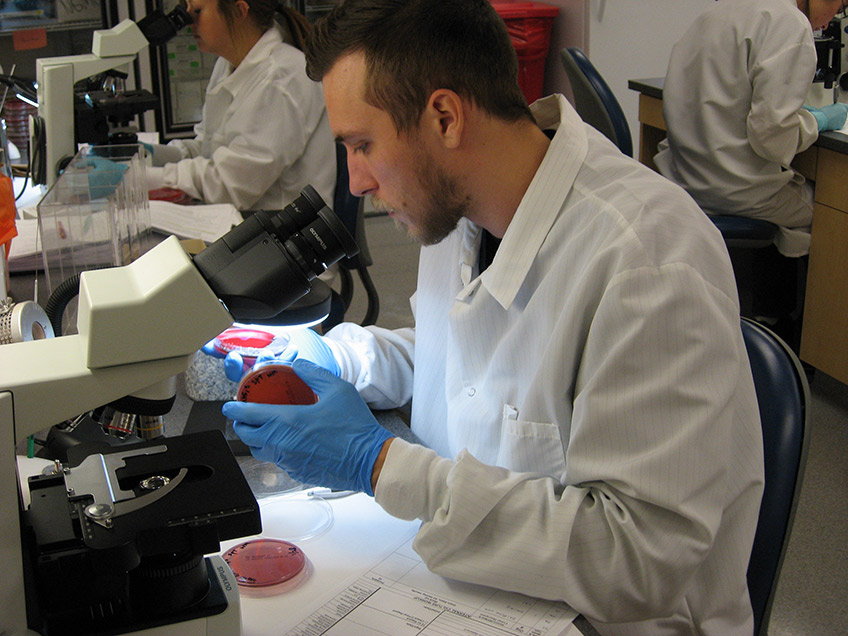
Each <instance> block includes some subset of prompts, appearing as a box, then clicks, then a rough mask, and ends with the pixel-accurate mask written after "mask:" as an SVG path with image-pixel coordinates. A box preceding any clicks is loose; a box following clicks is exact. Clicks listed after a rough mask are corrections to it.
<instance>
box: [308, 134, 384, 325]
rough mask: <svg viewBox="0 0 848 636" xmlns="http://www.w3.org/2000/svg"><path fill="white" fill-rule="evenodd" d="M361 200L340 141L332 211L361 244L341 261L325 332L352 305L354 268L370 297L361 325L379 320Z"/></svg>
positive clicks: (337, 152)
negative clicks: (352, 184) (337, 287)
mask: <svg viewBox="0 0 848 636" xmlns="http://www.w3.org/2000/svg"><path fill="white" fill-rule="evenodd" d="M362 203H363V202H362V199H361V198H360V197H356V196H354V195H353V194H351V192H350V176H349V175H348V171H347V150H345V147H344V146H343V145H342V144H340V143H337V144H336V189H335V192H334V193H333V211H334V212H335V213H336V216H338V217H339V218H340V219H341V221H342V223H344V225H345V227H346V228H347V231H348V232H350V234H351V236H353V237H354V238H355V239H356V244H357V245H359V254H357V255H355V256H351V257H350V258H345V259H342V260H341V261H339V275H340V277H341V289H340V291H339V292H336V291H335V290H334V291H333V300H332V305H331V309H330V315H329V316H328V317H327V319H326V320H325V321H324V323H323V324H322V327H323V330H324V331H325V332H326V331H328V330H329V329H331V328H332V327H334V326H335V325H337V324H338V323H340V322H341V321H342V320H343V319H344V315H345V313H346V312H347V310H348V309H349V308H350V303H351V301H352V299H353V291H354V281H353V275H352V272H353V271H355V272H357V274H358V275H359V280H360V282H361V283H362V286H363V288H364V289H365V293H366V295H367V300H368V304H367V307H366V311H365V317H364V318H363V319H362V322H361V323H360V324H361V325H362V326H366V325H373V324H374V323H375V322H377V316H378V314H379V313H380V299H379V296H378V295H377V288H376V287H375V286H374V281H373V280H372V279H371V275H370V274H369V273H368V267H370V266H371V265H372V264H373V263H374V261H373V260H372V258H371V253H370V252H369V251H368V242H367V240H366V237H365V217H364V214H363V211H362Z"/></svg>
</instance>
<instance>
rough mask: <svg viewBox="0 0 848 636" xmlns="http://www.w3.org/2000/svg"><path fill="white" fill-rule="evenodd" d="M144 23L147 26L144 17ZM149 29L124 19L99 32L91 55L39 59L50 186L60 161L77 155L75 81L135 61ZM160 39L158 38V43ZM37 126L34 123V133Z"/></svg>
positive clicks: (46, 159)
mask: <svg viewBox="0 0 848 636" xmlns="http://www.w3.org/2000/svg"><path fill="white" fill-rule="evenodd" d="M140 24H141V25H142V27H145V21H144V20H143V21H142V23H140ZM147 24H148V25H149V24H150V23H147ZM157 25H158V24H157ZM147 32H148V31H146V30H143V28H140V26H139V24H136V23H135V22H133V21H132V20H124V21H123V22H121V23H120V24H118V25H116V26H114V27H112V28H111V29H101V30H98V31H95V32H94V35H93V36H92V45H91V51H92V52H91V53H89V54H86V55H68V56H61V57H46V58H39V59H37V60H36V80H37V82H38V116H39V117H40V118H41V119H42V120H43V128H44V133H43V134H44V148H45V155H46V156H45V166H46V170H47V174H46V175H45V180H46V185H48V186H52V185H53V183H54V182H55V181H56V177H57V168H58V165H59V162H60V161H62V159H64V158H65V157H73V156H74V154H76V138H75V134H74V84H75V83H76V82H78V81H80V80H83V79H86V78H88V77H91V76H93V75H97V74H98V73H103V72H105V71H108V70H111V69H113V68H118V67H121V66H124V65H126V64H129V63H130V62H132V61H133V60H135V57H136V55H137V54H138V52H139V51H141V50H142V49H144V47H146V46H147V45H148V38H147V36H145V33H147ZM174 32H176V30H175V31H174ZM154 33H155V32H154ZM156 35H158V33H157V34H156ZM151 37H153V36H151ZM157 42H158V40H156V39H154V43H157ZM34 128H35V127H34V126H33V125H32V122H30V135H31V136H32V133H33V131H34ZM35 142H36V140H35V139H34V138H33V139H31V144H30V145H31V146H32V147H33V148H35V147H36V146H35Z"/></svg>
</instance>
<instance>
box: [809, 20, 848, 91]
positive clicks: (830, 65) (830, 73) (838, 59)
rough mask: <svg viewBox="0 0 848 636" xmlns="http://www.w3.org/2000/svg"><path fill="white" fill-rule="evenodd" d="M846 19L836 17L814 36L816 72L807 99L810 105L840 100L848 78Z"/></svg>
mask: <svg viewBox="0 0 848 636" xmlns="http://www.w3.org/2000/svg"><path fill="white" fill-rule="evenodd" d="M844 21H845V18H842V17H839V18H834V19H833V20H831V21H830V23H829V24H828V25H827V27H825V28H824V29H822V31H821V34H820V35H816V36H815V37H814V41H815V46H816V74H815V76H814V77H813V84H812V86H811V87H810V92H809V94H808V96H807V100H806V103H807V104H809V105H810V106H815V107H816V108H821V107H823V106H827V105H829V104H833V103H834V102H836V101H839V100H838V96H839V94H840V89H841V87H842V86H843V83H846V79H848V78H846V77H845V75H843V69H846V68H848V65H846V64H845V63H844V62H843V58H844V56H845V53H844V51H843V49H844V48H845V42H844V41H843V40H844V37H845V30H844V26H843V23H844ZM846 86H848V83H846Z"/></svg>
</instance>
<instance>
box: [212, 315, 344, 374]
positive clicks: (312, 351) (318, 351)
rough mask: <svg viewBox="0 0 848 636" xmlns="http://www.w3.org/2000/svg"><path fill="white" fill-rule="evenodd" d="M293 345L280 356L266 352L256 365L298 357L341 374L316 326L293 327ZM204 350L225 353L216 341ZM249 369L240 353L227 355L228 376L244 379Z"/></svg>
mask: <svg viewBox="0 0 848 636" xmlns="http://www.w3.org/2000/svg"><path fill="white" fill-rule="evenodd" d="M287 335H288V337H289V344H288V345H287V346H286V348H285V349H284V350H283V351H282V353H280V354H279V355H275V354H274V353H272V352H268V351H263V352H261V353H260V354H259V355H258V356H257V357H256V362H255V363H254V366H259V365H261V364H265V363H267V362H285V363H287V364H291V363H292V362H294V361H295V360H296V359H297V360H309V361H310V362H313V363H315V364H317V365H318V366H319V367H324V368H325V369H327V370H328V371H329V372H330V373H332V374H333V375H335V376H336V377H341V375H342V370H341V367H339V363H338V362H336V358H335V356H334V355H333V352H332V351H331V350H330V347H328V346H327V345H326V344H325V343H324V338H323V336H320V335H319V334H318V333H317V332H316V331H315V330H314V329H303V328H301V329H292V330H291V331H289V332H288V334H287ZM201 351H202V352H203V353H205V354H207V355H211V356H214V357H216V358H220V357H222V356H221V353H220V352H218V351H216V350H215V347H214V345H213V341H209V342H207V343H206V344H205V345H203V347H202V348H201ZM249 368H250V367H248V368H245V365H244V360H243V358H242V356H241V354H240V353H238V352H237V351H232V352H230V353H228V354H227V355H226V356H225V357H224V375H226V376H227V379H228V380H231V381H232V382H238V381H239V380H241V377H242V375H244V373H245V372H246V371H248V370H249Z"/></svg>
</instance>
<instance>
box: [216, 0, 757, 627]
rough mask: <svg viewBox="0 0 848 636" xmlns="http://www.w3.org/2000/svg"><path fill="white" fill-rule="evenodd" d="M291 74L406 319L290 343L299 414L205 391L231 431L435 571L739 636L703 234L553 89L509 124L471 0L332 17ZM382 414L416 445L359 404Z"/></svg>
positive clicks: (746, 504) (708, 239)
mask: <svg viewBox="0 0 848 636" xmlns="http://www.w3.org/2000/svg"><path fill="white" fill-rule="evenodd" d="M307 63H308V67H307V69H308V72H309V73H310V76H311V77H313V78H315V79H321V80H322V81H323V89H324V95H325V99H326V103H327V110H328V114H329V118H330V126H331V128H332V129H333V133H334V134H335V135H336V137H337V138H338V139H340V140H341V141H342V142H343V143H344V144H345V146H346V147H347V150H348V166H349V171H350V183H351V189H352V191H353V192H354V193H355V194H357V195H370V196H371V197H372V199H373V200H374V202H375V205H376V207H377V208H378V209H382V210H386V211H387V212H388V213H389V214H390V215H391V216H392V217H393V218H394V219H395V220H396V221H397V223H398V224H399V225H401V226H403V227H405V228H406V229H407V231H408V233H409V234H410V235H412V236H413V237H415V238H416V239H418V241H419V242H421V243H422V244H423V245H424V247H423V248H422V250H421V259H420V263H419V274H418V288H417V291H416V294H415V297H414V298H413V306H414V313H415V322H416V324H415V328H414V329H399V330H387V329H381V328H379V327H368V328H362V327H359V326H357V325H353V324H342V325H340V326H338V327H336V328H335V329H333V330H332V331H330V332H329V333H328V334H327V336H325V337H320V336H318V335H316V334H314V332H310V331H306V332H300V335H299V336H297V337H296V338H295V344H296V346H297V347H298V351H297V357H298V358H301V359H297V360H295V361H294V365H293V367H294V370H295V371H296V373H297V374H298V375H299V376H300V377H301V378H302V379H304V380H305V381H306V382H307V383H308V384H309V385H310V386H311V387H312V388H313V389H314V390H315V391H316V393H317V394H318V397H319V399H318V402H317V403H316V404H314V405H310V406H291V405H283V406H279V405H266V404H254V403H245V402H228V403H227V404H226V405H225V406H224V412H225V414H226V415H227V416H228V417H229V418H231V419H233V420H234V421H236V424H235V430H236V432H237V433H238V434H239V436H240V437H241V438H242V439H243V440H244V441H245V443H246V444H248V445H249V446H250V447H251V449H252V452H253V454H254V455H255V456H256V457H258V458H259V459H263V460H266V461H273V462H275V463H276V464H277V465H278V466H281V467H282V468H284V469H285V470H287V471H289V472H290V473H291V474H292V476H294V477H295V478H297V479H299V480H301V481H303V482H307V483H316V484H321V485H325V486H330V487H334V488H346V489H347V488H349V489H357V490H362V491H364V492H366V493H368V494H373V495H374V496H375V498H376V501H377V503H379V504H380V505H381V506H383V507H384V508H385V509H386V510H387V511H388V512H389V513H391V514H393V515H395V516H397V517H400V518H405V519H414V518H418V519H421V521H422V525H421V528H420V530H419V532H418V535H417V537H416V539H415V542H414V548H415V550H416V551H417V552H418V553H419V554H420V555H421V556H422V558H423V560H424V561H425V563H426V564H427V566H428V567H429V568H430V569H431V570H433V571H434V572H436V573H439V574H442V575H444V576H447V577H450V578H454V579H459V580H463V581H471V582H474V583H480V584H485V585H489V586H493V587H496V588H501V589H504V590H510V591H517V592H521V593H524V594H528V595H531V596H537V597H542V598H546V599H557V600H562V601H565V602H567V603H568V604H570V605H571V606H572V607H573V608H575V609H576V610H578V611H579V612H581V613H582V614H584V615H585V616H586V617H587V618H588V619H589V620H591V621H592V622H593V623H594V625H595V626H596V628H597V629H598V631H599V632H601V633H602V634H605V635H607V634H644V635H646V636H647V635H650V636H662V635H665V634H676V635H681V634H691V635H695V634H701V635H703V634H706V635H713V636H742V635H746V636H750V634H751V633H752V629H753V617H752V611H751V605H750V601H749V598H748V590H747V584H746V579H745V572H746V566H747V562H748V557H749V554H750V550H751V544H752V541H753V536H754V531H755V527H756V523H757V514H758V510H759V502H760V496H761V493H762V482H763V463H762V462H763V459H762V438H761V431H760V424H759V417H758V411H757V402H756V396H755V394H754V388H753V382H752V378H751V372H750V367H749V365H748V360H747V356H746V354H745V346H744V343H743V340H742V336H741V332H740V327H739V307H738V303H737V300H736V290H735V286H734V281H733V273H732V270H731V267H730V263H729V260H728V258H727V254H726V251H725V248H724V244H723V242H722V239H721V236H720V234H719V233H718V231H717V230H716V229H715V228H714V227H713V226H712V224H711V223H710V221H709V220H708V219H707V217H706V216H705V215H704V214H703V212H702V211H701V210H700V209H699V208H698V207H697V205H695V203H694V202H693V201H692V199H691V198H690V197H689V196H688V195H686V193H685V192H684V191H683V190H681V189H680V188H678V187H677V186H675V185H674V184H672V183H670V182H669V181H668V180H666V179H663V178H662V177H661V176H659V175H657V174H656V173H654V172H653V171H651V170H649V169H648V168H646V167H644V166H642V165H640V164H638V163H637V162H635V161H633V160H632V159H630V158H628V157H625V156H623V155H622V154H621V153H620V152H619V151H618V150H617V148H616V147H615V146H613V145H612V144H611V143H610V142H609V141H608V140H607V139H606V138H605V137H603V136H602V135H601V134H599V133H598V132H597V131H595V130H594V129H593V128H591V127H590V126H588V125H586V124H584V123H583V122H582V121H581V120H580V118H579V116H578V115H577V113H576V112H575V111H574V109H573V108H572V107H571V106H570V105H569V104H568V102H567V101H566V100H565V99H564V98H563V97H562V96H561V95H554V96H550V97H548V98H545V99H543V100H540V101H538V102H536V103H535V104H534V105H533V106H532V107H530V108H528V107H527V105H526V103H525V102H524V98H523V95H522V93H521V91H520V88H519V86H518V83H517V81H516V78H517V70H518V65H517V59H516V56H515V51H514V49H513V47H512V45H511V43H510V40H509V37H508V35H507V32H506V29H505V27H504V24H503V22H502V21H501V20H500V18H499V17H498V16H497V14H496V13H495V11H494V9H493V8H492V6H491V4H490V2H489V1H488V0H452V1H451V2H444V0H348V1H347V2H345V3H344V4H343V5H341V6H340V7H339V8H337V9H336V10H335V11H333V12H332V13H330V14H329V15H328V17H327V18H325V19H322V21H319V23H317V24H316V33H315V36H314V37H313V39H312V41H311V44H310V46H308V47H307ZM314 362H318V363H320V366H318V365H316V364H313V363H314ZM321 367H324V368H321ZM337 376H340V377H337ZM409 400H412V422H411V426H412V430H413V432H414V433H415V434H416V435H418V437H419V438H420V439H421V440H422V441H423V442H424V444H426V446H423V445H417V444H411V443H408V442H406V441H404V440H401V439H398V438H393V437H392V436H391V435H390V434H389V433H388V432H387V431H386V430H385V429H382V428H381V427H380V426H379V425H378V424H377V422H376V421H375V420H374V418H373V416H372V415H371V413H370V411H369V409H368V406H366V402H367V404H368V405H370V406H371V407H374V408H390V407H393V406H398V405H401V404H404V403H406V402H408V401H409Z"/></svg>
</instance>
